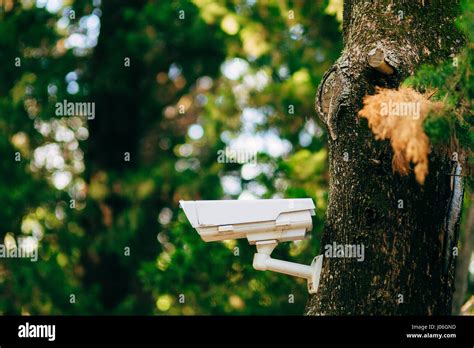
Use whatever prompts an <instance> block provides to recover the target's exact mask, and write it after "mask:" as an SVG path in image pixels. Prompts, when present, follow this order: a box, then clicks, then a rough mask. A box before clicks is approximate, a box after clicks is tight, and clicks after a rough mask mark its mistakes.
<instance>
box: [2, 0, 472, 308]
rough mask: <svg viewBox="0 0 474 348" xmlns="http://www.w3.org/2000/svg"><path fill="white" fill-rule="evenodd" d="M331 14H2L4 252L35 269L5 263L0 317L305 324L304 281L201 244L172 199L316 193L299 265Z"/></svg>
mask: <svg viewBox="0 0 474 348" xmlns="http://www.w3.org/2000/svg"><path fill="white" fill-rule="evenodd" d="M50 6H51V7H50ZM340 10H341V7H340V5H339V6H338V2H337V1H331V2H330V3H329V1H323V0H317V1H292V0H281V1H270V0H269V1H259V2H256V1H251V0H247V1H237V0H231V1H210V0H194V1H185V0H174V1H152V0H148V1H146V0H139V1H124V0H117V1H108V0H103V1H102V2H100V1H85V0H76V1H73V0H64V1H63V2H62V6H61V7H60V8H53V7H52V5H51V4H49V3H48V1H31V0H30V1H27V0H24V1H19V2H17V1H4V2H3V8H2V9H1V11H0V155H1V161H0V182H1V185H0V240H1V241H4V243H5V244H8V243H10V244H12V243H17V242H18V237H20V236H23V237H29V238H30V239H29V240H30V241H31V240H32V241H36V242H37V243H38V250H39V260H38V262H30V261H29V260H18V259H5V260H2V261H0V314H265V315H268V314H270V315H271V314H298V315H299V314H301V313H303V309H304V305H305V302H306V300H307V292H306V284H305V282H304V281H303V280H301V281H299V280H295V279H294V278H287V277H285V276H283V275H280V274H276V273H271V272H257V271H255V270H253V268H252V258H253V253H254V250H253V249H254V248H253V247H251V246H249V245H248V243H247V242H246V241H244V240H239V241H229V242H222V243H203V242H202V241H201V239H200V238H199V236H198V234H197V233H196V232H195V231H194V230H193V229H192V228H191V226H190V225H189V223H188V222H187V220H186V218H185V216H184V214H183V213H182V211H181V210H180V209H179V200H191V199H226V198H231V199H236V198H238V197H239V196H241V195H242V197H248V196H253V197H257V198H274V197H311V198H313V199H314V201H315V202H316V204H317V216H316V217H315V219H314V220H313V223H314V229H313V233H312V238H310V239H309V240H306V241H304V242H302V243H298V244H294V243H285V244H282V245H280V246H279V247H278V248H277V250H276V251H275V253H274V254H275V257H280V258H284V259H288V258H291V259H292V260H294V261H296V262H302V263H308V262H310V260H311V258H312V257H313V256H314V255H315V252H316V251H317V250H318V248H319V245H318V240H319V237H320V233H321V231H322V228H323V216H324V211H325V208H326V203H327V181H328V177H327V175H328V174H327V168H326V166H327V150H326V134H325V131H324V130H323V129H322V128H321V126H320V125H318V123H317V122H316V120H315V119H314V116H315V115H314V105H313V99H314V93H315V90H316V87H317V86H318V84H319V82H320V79H321V76H322V74H323V73H324V72H325V71H326V69H327V68H328V67H329V66H330V65H331V64H332V62H333V61H335V60H336V59H337V57H338V56H339V53H340V50H341V46H342V42H341V33H340V23H339V22H338V20H337V19H336V17H335V14H339V15H340ZM71 11H74V12H71ZM72 13H73V14H74V16H71V14H72ZM72 17H74V18H72ZM97 19H100V21H97ZM339 20H340V17H339ZM18 58H19V59H20V62H21V64H20V66H16V65H15V63H16V62H18ZM128 59H129V60H128ZM128 61H129V62H130V64H129V66H128V64H127V63H126V62H128ZM229 67H230V68H229ZM471 67H472V65H471ZM239 71H240V73H237V74H236V72H239ZM471 88H472V83H471ZM64 99H67V100H68V101H79V102H94V103H95V113H96V117H95V119H93V120H89V121H86V120H85V119H84V118H83V117H82V118H81V117H57V116H56V115H55V103H56V102H58V101H59V102H61V101H63V100H64ZM192 129H194V130H197V131H198V132H197V133H198V135H201V134H199V133H200V131H201V130H202V131H203V132H202V135H201V136H196V133H195V132H194V133H193V131H192ZM239 139H240V140H239ZM239 141H240V142H241V143H242V142H243V143H244V144H249V146H250V145H252V144H253V142H257V143H258V144H260V145H259V147H258V150H259V151H258V158H257V162H258V165H257V169H255V168H253V169H252V168H250V167H249V166H247V165H242V164H238V163H218V162H217V157H218V152H219V151H220V150H223V149H225V147H226V146H232V144H235V143H238V142H239ZM275 144H276V145H275ZM126 153H128V154H129V155H130V161H125V160H124V158H125V154H126ZM18 154H19V155H20V157H21V160H20V161H17V160H15V159H16V158H18ZM226 183H227V184H226ZM229 183H230V184H229ZM236 248H237V249H236ZM128 251H129V254H128ZM237 251H238V252H237ZM236 254H238V255H236ZM71 295H74V299H75V302H74V301H73V302H74V303H71V298H72V297H71ZM182 295H184V303H181V302H183V301H181V302H180V298H181V299H183V297H182ZM180 296H181V297H180ZM292 299H294V301H292Z"/></svg>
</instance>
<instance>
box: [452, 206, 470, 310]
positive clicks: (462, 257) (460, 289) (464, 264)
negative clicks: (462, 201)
mask: <svg viewBox="0 0 474 348" xmlns="http://www.w3.org/2000/svg"><path fill="white" fill-rule="evenodd" d="M471 200H472V199H471ZM473 239H474V204H472V203H471V204H470V206H469V209H468V210H467V216H466V220H465V222H464V226H463V234H462V238H461V241H460V244H461V250H460V252H459V258H458V260H457V263H456V278H455V281H454V285H455V288H456V292H455V293H454V298H453V314H457V315H459V314H461V307H462V305H463V304H464V301H465V300H464V299H465V297H466V291H467V284H468V277H469V264H470V262H471V254H472V250H473V242H474V241H473Z"/></svg>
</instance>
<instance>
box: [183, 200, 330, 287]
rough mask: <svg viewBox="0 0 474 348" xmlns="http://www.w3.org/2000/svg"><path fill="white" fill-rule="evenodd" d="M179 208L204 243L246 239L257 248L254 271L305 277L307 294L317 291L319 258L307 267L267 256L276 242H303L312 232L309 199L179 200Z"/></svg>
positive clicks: (311, 213)
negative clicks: (307, 234) (308, 233)
mask: <svg viewBox="0 0 474 348" xmlns="http://www.w3.org/2000/svg"><path fill="white" fill-rule="evenodd" d="M180 205H181V208H183V210H184V213H185V214H186V217H187V218H188V220H189V222H190V223H191V225H192V226H193V227H194V228H195V229H196V230H197V232H198V233H199V235H200V236H201V238H202V239H203V240H204V241H205V242H214V241H220V240H226V239H239V238H247V240H248V241H249V243H250V244H255V245H256V247H257V253H256V254H255V256H254V261H253V266H254V268H255V269H256V270H262V271H264V270H270V271H275V272H280V273H284V274H287V275H292V276H295V277H302V278H306V279H307V280H308V291H309V292H310V293H315V292H316V291H317V289H318V285H319V276H320V273H321V267H322V261H323V256H322V255H319V256H316V257H315V258H314V260H313V262H312V263H311V265H310V266H306V265H301V264H297V263H293V262H287V261H282V260H276V259H272V258H271V257H270V254H271V252H272V251H273V249H275V247H276V246H277V244H278V243H279V242H287V241H295V240H302V239H304V238H305V235H306V233H307V232H309V231H311V229H312V228H313V223H312V220H311V216H312V215H315V212H314V209H315V206H314V203H313V200H312V199H310V198H300V199H260V200H218V201H180Z"/></svg>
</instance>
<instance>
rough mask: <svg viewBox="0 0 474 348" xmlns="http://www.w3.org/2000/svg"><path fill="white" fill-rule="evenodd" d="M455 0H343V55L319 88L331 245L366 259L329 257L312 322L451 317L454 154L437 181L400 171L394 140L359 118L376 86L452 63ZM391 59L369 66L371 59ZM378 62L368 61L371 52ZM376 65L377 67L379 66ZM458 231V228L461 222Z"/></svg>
mask: <svg viewBox="0 0 474 348" xmlns="http://www.w3.org/2000/svg"><path fill="white" fill-rule="evenodd" d="M457 14H458V4H457V1H453V0H443V1H430V2H429V1H421V0H410V1H376V0H373V1H365V0H345V1H344V16H343V35H344V50H343V52H342V54H341V57H340V58H339V59H338V60H337V62H336V63H335V64H334V65H333V67H332V68H330V69H329V70H328V72H327V73H326V75H325V76H324V77H323V81H322V83H321V85H320V87H319V90H318V94H317V99H316V109H317V111H318V115H319V117H320V118H321V120H322V121H323V123H325V125H326V126H327V128H328V132H329V145H328V146H329V153H330V156H329V163H330V184H329V204H328V209H327V216H326V226H325V231H324V235H323V237H322V241H321V250H322V252H321V253H323V254H324V250H325V246H326V245H332V244H333V243H334V242H335V243H338V244H343V245H346V244H352V245H359V246H364V250H365V257H364V261H362V262H360V261H357V259H355V258H347V257H346V258H344V257H343V258H334V257H333V258H328V257H325V258H324V263H323V270H322V274H321V280H320V285H319V290H318V293H317V294H315V295H312V296H311V298H310V299H309V302H308V305H307V308H306V314H307V315H375V314H378V315H406V314H413V315H415V314H416V315H434V314H449V313H450V311H451V301H452V294H453V290H454V289H453V288H454V287H453V275H454V263H455V262H450V263H449V267H448V270H447V271H446V270H445V269H444V267H443V265H444V264H445V262H444V258H443V255H444V247H445V243H444V238H445V237H444V235H445V231H446V225H447V224H446V219H447V214H448V211H449V204H450V197H451V185H450V180H451V177H450V176H449V173H450V172H451V166H452V164H451V161H450V156H451V154H450V153H449V152H448V151H440V150H437V149H432V152H431V154H430V159H429V160H430V162H429V174H428V176H427V177H426V180H425V183H424V185H420V184H419V183H418V182H417V181H416V180H415V177H414V175H413V174H410V175H408V176H400V175H398V174H394V173H393V172H392V166H391V162H392V156H393V153H392V150H391V147H390V143H389V142H388V141H377V140H375V139H374V135H373V134H372V132H371V131H370V129H369V128H368V126H367V122H366V121H365V120H362V119H359V118H358V116H357V112H358V110H359V109H360V108H361V104H362V98H363V97H364V96H365V95H367V94H373V93H374V90H375V87H376V86H380V87H385V88H397V87H398V86H399V85H400V83H401V82H402V81H403V80H404V79H405V78H406V77H408V76H409V75H412V74H413V73H414V72H415V71H416V69H417V68H418V67H419V66H420V65H421V64H426V63H433V64H435V63H439V62H440V61H441V60H445V59H449V57H450V56H452V55H453V54H454V53H456V52H457V50H458V47H459V46H460V44H461V41H462V39H461V37H460V34H458V32H457V31H456V29H455V27H454V19H455V17H456V15H457ZM376 47H378V48H379V50H380V52H382V53H383V54H384V58H385V60H382V62H381V66H380V67H378V68H377V69H374V68H373V66H377V62H376V63H375V64H371V65H369V63H368V55H369V52H371V51H372V54H373V49H374V48H376ZM369 56H370V55H369ZM371 63H373V62H371ZM455 222H456V224H455V225H456V228H455V229H456V230H457V229H458V226H457V225H458V224H457V222H458V221H455Z"/></svg>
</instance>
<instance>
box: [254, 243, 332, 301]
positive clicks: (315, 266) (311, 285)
mask: <svg viewBox="0 0 474 348" xmlns="http://www.w3.org/2000/svg"><path fill="white" fill-rule="evenodd" d="M255 245H256V247H257V252H256V253H255V255H254V257H253V268H255V269H256V270H258V271H273V272H278V273H283V274H287V275H290V276H293V277H299V278H305V279H307V280H308V292H309V293H310V294H315V293H316V292H317V291H318V286H319V278H320V276H321V268H322V265H323V255H319V256H316V257H315V258H314V259H313V262H311V265H309V266H307V265H302V264H300V263H295V262H289V261H283V260H277V259H273V258H272V257H271V256H270V254H271V253H272V251H273V250H274V249H275V248H276V246H277V245H278V242H277V241H276V240H266V241H259V242H256V243H255Z"/></svg>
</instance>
